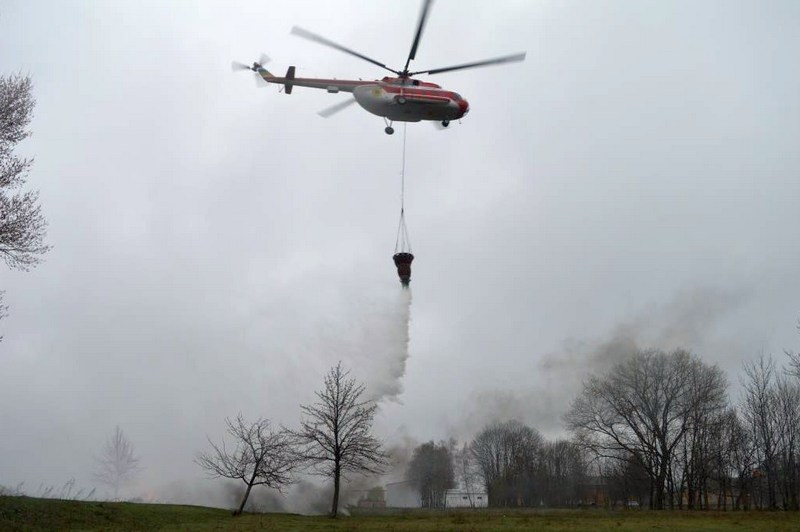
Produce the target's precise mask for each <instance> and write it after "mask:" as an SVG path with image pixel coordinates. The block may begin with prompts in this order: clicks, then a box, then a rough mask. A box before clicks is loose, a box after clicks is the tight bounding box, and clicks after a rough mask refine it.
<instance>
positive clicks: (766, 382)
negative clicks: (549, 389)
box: [407, 349, 800, 510]
mask: <svg viewBox="0 0 800 532" xmlns="http://www.w3.org/2000/svg"><path fill="white" fill-rule="evenodd" d="M787 355H789V364H788V367H787V368H786V369H783V370H782V369H780V368H778V367H777V365H776V364H775V362H774V360H772V358H771V357H765V356H763V355H762V356H760V357H759V358H758V359H756V360H754V361H751V362H748V363H746V364H745V366H744V371H743V376H742V397H741V399H740V401H739V402H737V403H735V404H734V403H732V402H731V401H730V399H729V398H728V393H727V392H728V383H727V380H726V378H725V375H724V373H723V372H722V370H721V369H720V368H719V367H717V366H716V365H709V364H706V363H704V362H703V361H702V360H701V359H700V358H699V357H697V356H695V355H692V354H690V353H689V352H687V351H685V350H680V349H679V350H675V351H672V352H669V353H667V352H663V351H659V350H643V351H639V352H637V353H636V354H635V355H633V356H632V357H629V358H626V359H625V360H621V361H620V362H619V363H618V364H616V365H615V366H614V367H613V368H612V369H611V370H610V371H609V372H608V373H607V374H605V375H602V376H593V377H590V378H589V379H588V380H587V381H585V382H584V386H583V390H582V392H581V393H580V395H579V396H578V397H577V398H575V400H574V401H573V402H572V405H571V408H570V409H569V411H568V413H567V414H566V415H565V417H564V420H565V423H566V427H567V428H568V430H569V431H570V432H571V434H572V439H571V440H557V441H552V442H551V441H546V440H545V439H544V438H543V437H542V436H541V434H539V432H538V431H536V430H535V429H534V428H531V427H528V426H526V425H524V424H522V423H520V422H518V421H507V422H502V423H492V424H490V425H487V426H486V427H484V428H483V430H481V431H480V433H478V434H477V435H476V437H475V438H474V439H473V440H472V441H471V442H470V443H469V444H464V445H463V446H462V447H461V448H460V449H459V448H458V446H457V445H456V444H455V442H454V441H450V442H440V443H439V444H434V443H433V442H428V443H425V444H422V445H420V446H419V447H417V448H416V450H415V451H414V454H413V457H412V460H411V463H410V465H409V468H408V471H407V478H408V479H411V480H414V481H415V482H416V485H417V487H418V489H419V493H420V501H421V504H422V506H423V507H430V508H441V507H444V506H445V495H446V491H447V490H448V489H450V488H452V487H454V486H455V485H456V484H460V485H461V486H462V487H464V488H465V490H466V491H467V493H471V492H474V491H475V488H476V487H481V488H483V489H485V490H486V492H487V493H488V498H489V504H490V505H491V506H541V505H544V506H572V505H577V504H587V503H592V502H598V503H609V504H613V503H616V502H622V503H623V504H626V505H643V506H644V505H646V506H649V507H650V508H653V509H662V508H687V509H708V508H722V509H728V508H732V509H751V508H758V509H777V508H783V509H787V510H799V509H800V504H799V503H800V354H795V353H787Z"/></svg>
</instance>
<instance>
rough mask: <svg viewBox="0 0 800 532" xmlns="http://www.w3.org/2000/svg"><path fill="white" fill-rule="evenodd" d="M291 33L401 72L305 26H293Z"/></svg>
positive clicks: (390, 70)
mask: <svg viewBox="0 0 800 532" xmlns="http://www.w3.org/2000/svg"><path fill="white" fill-rule="evenodd" d="M291 33H292V34H293V35H297V36H298V37H302V38H304V39H308V40H309V41H314V42H316V43H319V44H324V45H325V46H330V47H331V48H335V49H336V50H339V51H340V52H344V53H346V54H350V55H354V56H356V57H358V58H359V59H363V60H364V61H368V62H370V63H372V64H373V65H378V66H379V67H381V68H385V69H386V70H388V71H389V72H394V73H395V74H398V75H399V74H400V72H398V71H397V70H394V69H391V68H389V67H387V66H386V65H384V64H383V63H381V62H379V61H376V60H374V59H372V58H371V57H367V56H366V55H364V54H360V53H358V52H356V51H354V50H351V49H350V48H346V47H344V46H342V45H341V44H337V43H335V42H333V41H331V40H329V39H326V38H325V37H322V36H321V35H317V34H316V33H311V32H310V31H308V30H304V29H303V28H300V27H298V26H295V27H293V28H292V31H291Z"/></svg>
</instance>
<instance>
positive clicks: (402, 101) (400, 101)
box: [397, 96, 406, 105]
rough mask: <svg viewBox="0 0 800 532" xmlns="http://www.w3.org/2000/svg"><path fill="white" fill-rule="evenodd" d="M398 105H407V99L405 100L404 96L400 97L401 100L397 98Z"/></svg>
mask: <svg viewBox="0 0 800 532" xmlns="http://www.w3.org/2000/svg"><path fill="white" fill-rule="evenodd" d="M397 103H399V104H400V105H403V104H404V103H406V99H405V98H403V97H402V96H400V97H399V98H397Z"/></svg>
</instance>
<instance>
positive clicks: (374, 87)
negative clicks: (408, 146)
mask: <svg viewBox="0 0 800 532" xmlns="http://www.w3.org/2000/svg"><path fill="white" fill-rule="evenodd" d="M258 73H259V74H260V75H261V77H262V78H263V79H264V81H266V82H268V83H275V84H279V85H283V86H284V88H285V92H286V93H287V94H291V93H292V88H294V87H308V88H312V89H323V90H326V91H328V92H330V93H337V92H350V93H352V94H353V97H354V98H355V100H356V102H357V103H358V104H359V105H360V106H361V107H362V108H364V109H365V110H366V111H368V112H370V113H372V114H374V115H378V116H382V117H384V118H386V119H387V120H392V121H397V122H419V121H420V120H434V121H442V122H449V121H451V120H458V119H460V118H462V117H464V115H466V114H467V113H468V112H469V103H468V102H467V101H466V100H465V99H464V98H462V97H461V95H459V94H458V93H456V92H452V91H448V90H445V89H443V88H441V87H440V86H439V85H436V84H435V83H428V82H425V81H419V80H417V79H412V78H403V77H398V78H393V77H388V76H387V77H385V78H383V79H382V80H375V81H363V80H347V79H322V78H296V77H294V68H289V71H288V72H287V75H286V76H285V77H278V76H274V75H272V74H271V73H270V72H268V71H267V70H265V69H263V68H261V69H260V70H258Z"/></svg>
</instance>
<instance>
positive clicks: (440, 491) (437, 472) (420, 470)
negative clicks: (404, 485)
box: [406, 441, 455, 508]
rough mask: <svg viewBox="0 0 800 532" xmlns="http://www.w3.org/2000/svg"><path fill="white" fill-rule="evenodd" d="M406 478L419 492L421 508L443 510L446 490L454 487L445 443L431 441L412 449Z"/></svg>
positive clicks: (453, 473) (450, 461)
mask: <svg viewBox="0 0 800 532" xmlns="http://www.w3.org/2000/svg"><path fill="white" fill-rule="evenodd" d="M406 476H407V477H408V478H409V479H411V480H413V481H414V483H415V484H416V486H417V489H418V490H419V496H420V502H421V503H422V507H423V508H444V507H445V506H446V502H447V501H446V497H445V495H446V493H447V490H449V489H451V488H454V487H455V472H454V470H453V457H452V455H451V454H450V450H449V448H448V445H447V444H446V443H445V442H442V443H440V444H439V445H437V444H435V443H433V442H432V441H430V442H427V443H423V444H421V445H419V446H418V447H417V448H416V449H414V454H413V455H412V457H411V462H409V464H408V471H407V473H406Z"/></svg>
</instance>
